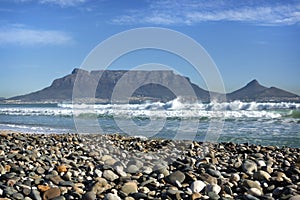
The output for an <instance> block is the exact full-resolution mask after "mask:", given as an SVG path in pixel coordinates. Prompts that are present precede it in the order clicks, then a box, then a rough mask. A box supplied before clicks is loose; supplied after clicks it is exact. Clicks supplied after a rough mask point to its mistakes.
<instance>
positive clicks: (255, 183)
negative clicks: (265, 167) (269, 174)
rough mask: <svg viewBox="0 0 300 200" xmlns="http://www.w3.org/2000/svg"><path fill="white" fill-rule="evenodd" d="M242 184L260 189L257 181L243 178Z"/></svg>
mask: <svg viewBox="0 0 300 200" xmlns="http://www.w3.org/2000/svg"><path fill="white" fill-rule="evenodd" d="M243 185H244V186H246V187H248V188H249V189H250V188H257V189H259V190H262V188H261V186H260V184H259V183H258V182H256V181H252V180H245V181H244V182H243Z"/></svg>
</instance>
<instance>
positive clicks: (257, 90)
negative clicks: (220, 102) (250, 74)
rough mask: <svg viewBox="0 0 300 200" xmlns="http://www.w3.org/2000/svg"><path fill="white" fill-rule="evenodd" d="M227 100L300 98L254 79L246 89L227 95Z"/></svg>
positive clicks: (284, 99) (288, 99) (285, 99)
mask: <svg viewBox="0 0 300 200" xmlns="http://www.w3.org/2000/svg"><path fill="white" fill-rule="evenodd" d="M227 99H228V100H230V101H232V100H243V101H299V99H300V97H299V96H298V95H296V94H293V93H290V92H287V91H285V90H282V89H279V88H276V87H270V88H268V87H265V86H262V85H260V84H259V82H258V81H257V80H255V79H254V80H252V81H251V82H249V83H248V84H247V85H246V86H245V87H242V88H241V89H238V90H236V91H234V92H232V93H229V94H227Z"/></svg>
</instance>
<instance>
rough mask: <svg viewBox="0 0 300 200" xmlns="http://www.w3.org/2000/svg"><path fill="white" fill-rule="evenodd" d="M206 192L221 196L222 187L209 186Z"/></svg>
mask: <svg viewBox="0 0 300 200" xmlns="http://www.w3.org/2000/svg"><path fill="white" fill-rule="evenodd" d="M206 192H207V193H209V192H214V193H215V194H219V193H220V192H221V187H220V186H219V185H207V186H206Z"/></svg>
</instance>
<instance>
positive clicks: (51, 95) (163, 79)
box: [9, 69, 209, 101]
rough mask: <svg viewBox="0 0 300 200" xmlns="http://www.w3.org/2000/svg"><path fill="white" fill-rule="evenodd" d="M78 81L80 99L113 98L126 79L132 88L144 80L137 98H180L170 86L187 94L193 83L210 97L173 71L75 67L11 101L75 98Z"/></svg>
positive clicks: (200, 94) (205, 98)
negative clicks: (186, 85) (88, 69)
mask: <svg viewBox="0 0 300 200" xmlns="http://www.w3.org/2000/svg"><path fill="white" fill-rule="evenodd" d="M121 78H122V79H121ZM75 80H76V81H77V82H76V83H77V84H76V86H77V91H78V92H77V93H76V94H77V96H76V97H77V98H86V97H92V96H91V94H95V95H93V97H95V98H97V99H101V100H102V101H109V100H110V98H111V96H112V93H113V91H114V89H115V86H116V84H117V83H118V81H120V80H122V88H124V89H130V88H132V86H134V85H135V83H136V82H137V81H138V80H142V82H141V83H139V85H141V87H140V88H136V90H134V93H133V94H132V96H133V97H135V98H136V99H141V100H143V99H154V100H159V101H169V100H171V99H174V98H175V97H176V96H175V94H174V93H173V92H175V93H176V91H171V90H170V89H168V88H173V89H175V90H177V92H179V94H186V91H185V88H183V86H184V85H185V84H189V85H191V86H192V88H193V89H194V91H195V93H196V95H197V97H198V98H199V99H201V100H203V101H208V100H209V93H208V91H206V90H203V89H201V88H199V87H198V86H197V85H195V84H193V83H191V82H190V80H189V79H188V78H187V77H183V76H180V75H177V74H174V73H173V71H162V70H157V71H126V70H105V71H101V70H99V71H91V72H88V71H85V70H81V69H74V70H73V71H72V73H71V74H69V75H66V76H64V77H62V78H59V79H56V80H54V81H53V83H52V84H51V86H49V87H46V88H44V89H42V90H40V91H37V92H33V93H30V94H26V95H21V96H16V97H13V98H10V99H9V100H18V101H69V100H72V94H73V87H74V83H75ZM157 83H158V84H157ZM93 90H94V91H93ZM121 92H122V91H121Z"/></svg>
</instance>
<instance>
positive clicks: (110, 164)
mask: <svg viewBox="0 0 300 200" xmlns="http://www.w3.org/2000/svg"><path fill="white" fill-rule="evenodd" d="M116 162H117V161H116V160H115V159H113V158H110V159H106V160H105V161H104V164H105V165H109V166H113V165H114V164H115V163H116Z"/></svg>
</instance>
